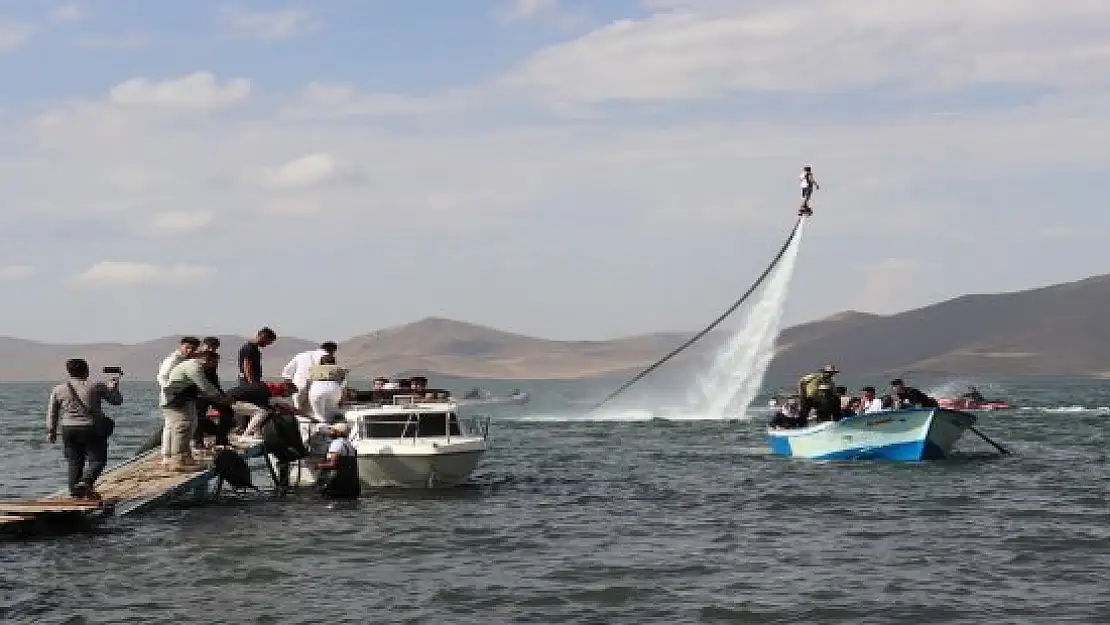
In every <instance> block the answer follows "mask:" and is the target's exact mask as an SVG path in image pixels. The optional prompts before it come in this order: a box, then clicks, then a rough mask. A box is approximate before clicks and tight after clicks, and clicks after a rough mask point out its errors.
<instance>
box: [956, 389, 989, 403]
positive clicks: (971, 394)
mask: <svg viewBox="0 0 1110 625" xmlns="http://www.w3.org/2000/svg"><path fill="white" fill-rule="evenodd" d="M960 397H962V398H964V399H968V400H971V401H973V402H976V403H982V402H985V401H987V398H986V397H983V394H982V393H980V392H979V389H977V388H975V387H974V386H969V387H967V392H966V393H961V394H960Z"/></svg>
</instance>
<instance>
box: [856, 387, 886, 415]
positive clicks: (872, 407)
mask: <svg viewBox="0 0 1110 625" xmlns="http://www.w3.org/2000/svg"><path fill="white" fill-rule="evenodd" d="M860 391H861V392H862V393H863V397H861V398H860V413H861V414H870V413H872V412H882V410H883V400H882V399H880V398H879V397H876V396H875V387H874V386H865V387H863V388H861V389H860Z"/></svg>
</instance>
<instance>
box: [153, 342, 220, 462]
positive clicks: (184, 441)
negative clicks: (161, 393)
mask: <svg viewBox="0 0 1110 625" xmlns="http://www.w3.org/2000/svg"><path fill="white" fill-rule="evenodd" d="M219 363H220V355H219V354H218V353H216V352H210V351H206V352H197V353H196V354H194V355H193V357H192V358H189V359H188V360H185V361H183V362H181V363H179V364H178V365H177V366H175V367H174V368H173V370H171V371H170V375H169V382H168V383H167V384H166V387H165V398H164V399H163V400H162V402H161V406H160V407H161V408H162V417H163V418H164V419H165V424H164V425H163V427H164V428H165V432H166V433H167V435H168V439H169V443H168V445H167V448H165V449H163V450H162V456H163V459H164V460H166V464H168V465H169V468H170V469H171V470H173V471H184V472H193V471H198V470H199V469H200V463H199V462H197V460H196V458H195V457H194V456H193V453H192V450H191V449H190V448H189V442H190V439H191V438H192V434H193V431H194V430H195V429H196V419H197V413H196V408H197V399H198V398H201V397H204V398H205V399H207V400H208V401H210V402H212V403H217V404H230V403H231V399H230V398H229V397H228V396H227V395H225V394H223V393H222V392H220V389H219V388H217V387H216V386H214V385H213V384H212V383H211V382H210V381H209V380H208V373H207V372H206V371H205V367H217V366H219Z"/></svg>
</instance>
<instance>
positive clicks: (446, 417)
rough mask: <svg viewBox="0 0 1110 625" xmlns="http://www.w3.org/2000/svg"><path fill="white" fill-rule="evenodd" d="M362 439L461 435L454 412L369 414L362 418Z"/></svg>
mask: <svg viewBox="0 0 1110 625" xmlns="http://www.w3.org/2000/svg"><path fill="white" fill-rule="evenodd" d="M359 430H360V431H359V435H360V436H361V437H362V438H421V437H426V436H448V435H450V436H458V435H460V434H462V429H461V428H460V427H459V416H458V415H457V414H455V413H454V412H421V413H417V412H409V413H393V414H389V413H386V414H370V415H365V416H363V417H362V421H361V423H360V428H359Z"/></svg>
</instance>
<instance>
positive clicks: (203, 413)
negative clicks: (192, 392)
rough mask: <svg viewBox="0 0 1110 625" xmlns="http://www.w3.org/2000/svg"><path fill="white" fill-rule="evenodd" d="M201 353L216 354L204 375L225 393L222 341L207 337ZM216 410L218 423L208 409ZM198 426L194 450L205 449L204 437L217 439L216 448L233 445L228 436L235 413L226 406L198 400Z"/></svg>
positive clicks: (201, 398)
mask: <svg viewBox="0 0 1110 625" xmlns="http://www.w3.org/2000/svg"><path fill="white" fill-rule="evenodd" d="M200 343H201V344H200V350H199V351H201V352H212V353H213V354H215V355H216V356H215V361H214V362H211V361H210V362H208V363H206V364H205V366H204V375H205V376H206V377H207V378H208V381H209V382H211V383H212V385H213V386H215V387H216V388H217V389H218V390H219V391H220V392H221V393H223V392H224V389H223V385H221V384H220V369H219V359H220V354H219V349H220V339H219V338H218V337H215V336H206V337H204V339H203V340H202V341H201V342H200ZM209 408H215V409H216V413H217V417H216V418H217V421H215V422H213V421H212V420H211V419H209V418H208V409H209ZM196 410H197V425H196V429H194V430H193V448H194V449H196V450H200V449H203V448H204V436H205V435H206V434H212V435H213V436H215V437H216V441H215V445H216V446H227V445H230V444H231V440H230V438H229V437H228V435H229V434H230V433H231V430H232V429H233V428H234V427H235V413H234V412H233V411H232V410H231V407H230V406H228V405H226V404H213V403H211V402H209V401H208V400H206V399H205V398H203V397H198V398H197V407H196Z"/></svg>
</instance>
